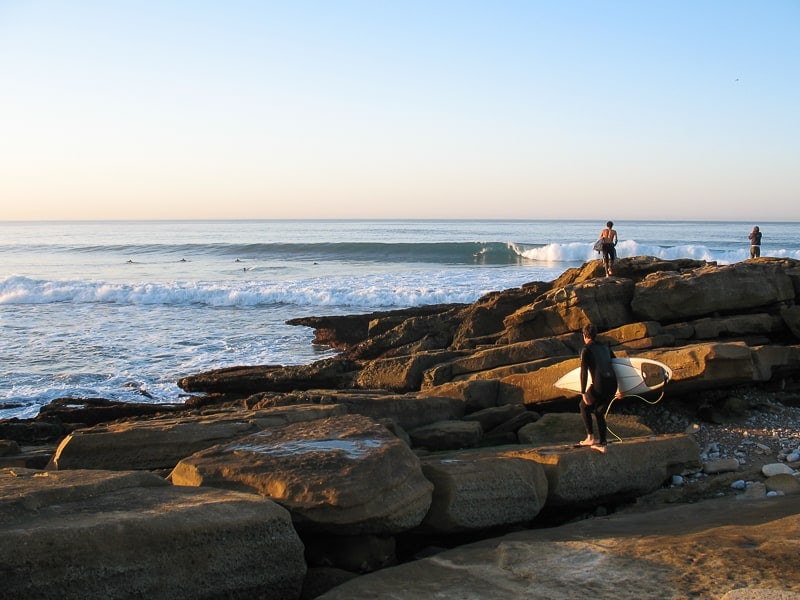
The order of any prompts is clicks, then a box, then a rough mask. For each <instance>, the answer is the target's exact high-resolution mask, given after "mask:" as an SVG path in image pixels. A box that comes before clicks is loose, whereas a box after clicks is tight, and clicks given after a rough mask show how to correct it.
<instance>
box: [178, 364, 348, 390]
mask: <svg viewBox="0 0 800 600" xmlns="http://www.w3.org/2000/svg"><path fill="white" fill-rule="evenodd" d="M357 371H358V365H357V364H355V363H353V362H351V361H348V360H345V359H342V358H340V357H334V358H329V359H324V360H320V361H317V362H315V363H312V364H310V365H296V366H288V367H285V366H281V365H260V366H252V367H228V368H225V369H216V370H213V371H207V372H205V373H199V374H197V375H192V376H191V377H183V378H181V379H179V380H178V385H179V386H180V387H181V389H184V390H186V391H187V392H205V393H222V394H230V395H233V396H250V395H252V394H257V393H258V392H269V391H276V392H291V391H294V390H307V389H312V388H321V387H323V388H331V389H342V388H348V387H353V377H354V375H355V373H356V372H357Z"/></svg>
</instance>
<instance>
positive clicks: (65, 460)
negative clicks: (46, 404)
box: [49, 405, 347, 471]
mask: <svg viewBox="0 0 800 600" xmlns="http://www.w3.org/2000/svg"><path fill="white" fill-rule="evenodd" d="M346 411H347V409H346V408H345V407H343V406H336V405H328V406H326V405H300V406H282V407H275V408H270V409H265V410H255V411H243V410H238V409H237V410H232V411H220V412H210V413H206V414H203V415H200V416H187V415H182V416H177V417H176V416H171V417H166V418H164V417H161V418H153V419H141V420H136V421H126V422H123V423H114V424H109V425H97V426H95V427H89V428H86V429H79V430H77V431H75V432H73V433H72V434H71V435H68V436H67V437H65V438H64V439H63V440H62V442H61V443H60V444H59V446H58V448H57V449H56V453H55V455H54V456H53V459H52V461H51V463H50V465H49V468H52V469H107V470H122V471H125V470H129V469H143V470H156V469H172V468H173V467H175V465H176V464H178V461H179V460H181V459H182V458H185V457H187V456H189V455H191V454H194V453H195V452H198V451H200V450H203V449H204V448H210V447H211V446H214V445H216V444H221V443H223V442H226V441H230V440H232V439H236V438H240V437H244V436H246V435H250V434H252V433H255V432H256V431H261V430H262V429H266V428H269V427H273V426H278V425H285V424H286V423H294V422H297V421H305V420H313V419H320V418H323V417H329V416H332V415H334V414H344V413H345V412H346Z"/></svg>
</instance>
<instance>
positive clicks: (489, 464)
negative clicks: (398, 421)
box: [422, 451, 547, 533]
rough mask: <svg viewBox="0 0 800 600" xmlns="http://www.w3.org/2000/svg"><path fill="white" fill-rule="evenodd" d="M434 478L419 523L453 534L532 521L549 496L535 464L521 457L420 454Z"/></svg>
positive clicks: (424, 467)
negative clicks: (426, 509)
mask: <svg viewBox="0 0 800 600" xmlns="http://www.w3.org/2000/svg"><path fill="white" fill-rule="evenodd" d="M422 471H423V473H424V474H425V476H426V477H427V478H428V479H429V480H430V481H432V482H433V485H434V490H433V502H432V503H431V509H430V511H429V512H428V514H427V516H426V517H425V521H424V522H423V528H428V529H431V530H434V531H439V532H449V533H456V532H462V531H475V530H481V529H488V528H491V527H497V526H501V525H511V524H516V523H526V522H530V521H533V519H534V518H536V516H537V515H538V514H539V512H540V511H541V510H542V507H543V506H544V504H545V501H546V500H547V478H546V477H545V474H544V469H543V468H542V466H541V465H539V464H538V463H535V462H533V461H530V460H524V459H520V458H508V457H504V456H497V455H495V454H492V453H490V451H486V453H485V454H481V455H478V454H475V453H463V454H459V453H454V454H451V455H448V456H431V457H427V458H423V459H422Z"/></svg>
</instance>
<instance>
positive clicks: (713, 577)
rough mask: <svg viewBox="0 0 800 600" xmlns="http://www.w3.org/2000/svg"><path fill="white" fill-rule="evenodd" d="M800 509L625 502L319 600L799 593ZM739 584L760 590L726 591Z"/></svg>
mask: <svg viewBox="0 0 800 600" xmlns="http://www.w3.org/2000/svg"><path fill="white" fill-rule="evenodd" d="M799 511H800V504H798V503H797V501H796V499H790V498H771V499H763V500H758V501H734V500H730V499H721V500H712V501H706V502H701V503H696V504H684V505H678V506H672V507H669V508H662V509H659V510H654V511H648V512H635V511H621V512H619V513H616V514H613V515H610V516H608V517H602V518H594V519H585V520H582V521H578V522H574V523H571V524H568V525H563V526H561V527H556V528H544V529H535V530H527V531H521V532H517V533H513V534H509V535H507V536H504V537H501V538H494V539H490V540H484V541H482V542H478V543H476V544H472V545H469V546H462V547H459V548H455V549H453V550H448V551H446V552H442V553H440V554H437V555H435V556H433V557H430V558H426V559H422V560H418V561H415V562H412V563H406V564H403V565H400V566H397V567H392V568H388V569H384V570H382V571H378V572H376V573H371V574H369V575H364V576H363V577H359V578H357V579H353V580H351V581H349V582H347V583H344V584H342V585H340V586H339V587H336V588H334V589H332V590H330V591H328V592H327V593H325V594H323V595H322V596H320V597H319V600H367V599H370V600H371V599H373V598H385V599H391V600H417V599H418V598H464V599H473V598H475V599H481V600H508V599H509V598H547V599H548V600H574V599H575V598H592V599H593V600H620V599H621V598H648V599H653V600H657V599H664V600H679V599H681V598H708V599H710V600H713V599H721V598H726V599H728V598H730V599H734V598H736V599H741V600H745V599H747V600H750V599H752V600H755V599H759V598H760V599H763V600H789V599H794V598H796V597H797V594H798V592H800V570H799V569H798V567H797V560H796V558H797V557H796V540H797V539H798V536H800V515H798V512H799ZM731 524H732V525H731ZM759 588H761V589H763V590H764V594H763V595H758V589H759ZM739 589H747V590H748V591H750V592H752V594H746V595H736V594H733V595H730V596H728V595H726V594H729V593H731V592H733V591H734V590H739Z"/></svg>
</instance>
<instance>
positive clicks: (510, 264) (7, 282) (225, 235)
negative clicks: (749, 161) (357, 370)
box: [0, 220, 800, 418]
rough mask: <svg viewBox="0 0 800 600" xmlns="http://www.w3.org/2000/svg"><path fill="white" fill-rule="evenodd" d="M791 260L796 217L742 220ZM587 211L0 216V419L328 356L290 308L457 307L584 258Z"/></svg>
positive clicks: (161, 397) (657, 240)
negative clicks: (455, 215) (321, 217)
mask: <svg viewBox="0 0 800 600" xmlns="http://www.w3.org/2000/svg"><path fill="white" fill-rule="evenodd" d="M752 225H753V224H751V223H741V222H674V221H673V222H652V221H636V222H624V221H621V222H618V223H616V224H615V229H616V230H617V231H618V233H619V238H620V241H619V244H618V246H617V252H618V255H619V256H620V257H626V256H641V255H649V256H657V257H661V258H667V259H674V258H683V257H686V258H694V259H702V260H708V261H716V262H717V263H718V264H729V263H733V262H736V261H740V260H744V259H746V258H748V256H749V242H748V239H747V235H748V233H749V232H750V230H751V229H752ZM758 225H759V226H760V228H761V230H762V232H763V234H764V238H763V246H762V256H776V257H789V258H795V259H800V242H798V237H797V236H798V231H799V227H798V226H799V225H800V224H798V223H758ZM603 227H604V223H603V222H595V221H579V220H564V221H544V220H543V221H470V220H432V221H428V220H341V221H329V220H325V221H314V220H297V221H284V220H281V221H109V222H99V221H97V222H0V370H1V372H0V418H9V417H20V418H25V417H32V416H35V415H36V414H37V413H38V411H39V408H40V407H41V406H42V405H43V404H46V403H48V402H49V401H50V400H52V399H54V398H60V397H72V398H86V397H101V398H108V399H114V400H123V401H136V402H154V403H165V402H179V401H181V399H182V398H183V397H184V394H183V392H182V390H180V388H178V386H177V384H176V382H177V380H178V379H179V378H180V377H183V376H186V375H192V374H196V373H199V372H202V371H206V370H210V369H217V368H222V367H230V366H236V365H262V364H282V365H296V364H307V363H310V362H313V361H315V360H318V359H321V358H325V357H329V356H333V355H334V354H335V352H334V351H333V350H331V349H330V348H327V347H318V346H314V345H313V344H312V338H313V331H312V330H311V329H309V328H306V327H293V326H289V325H287V324H286V321H287V320H288V319H292V318H296V317H304V316H321V315H342V314H357V313H368V312H373V311H382V310H391V309H398V308H407V307H412V306H421V305H426V304H438V303H450V302H462V303H471V302H474V301H475V300H477V299H478V298H480V297H481V296H482V295H484V294H486V293H488V292H490V291H495V290H503V289H508V288H513V287H518V286H520V285H522V284H524V283H527V282H530V281H551V280H553V279H555V278H556V277H558V276H559V275H560V274H561V273H562V272H563V271H564V270H565V269H567V268H570V267H577V266H580V265H581V264H583V263H584V262H586V261H587V260H591V259H594V258H597V257H598V255H597V254H596V253H595V252H593V250H592V245H593V243H594V241H595V240H596V239H597V237H598V235H599V232H600V230H601V229H602V228H603Z"/></svg>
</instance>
